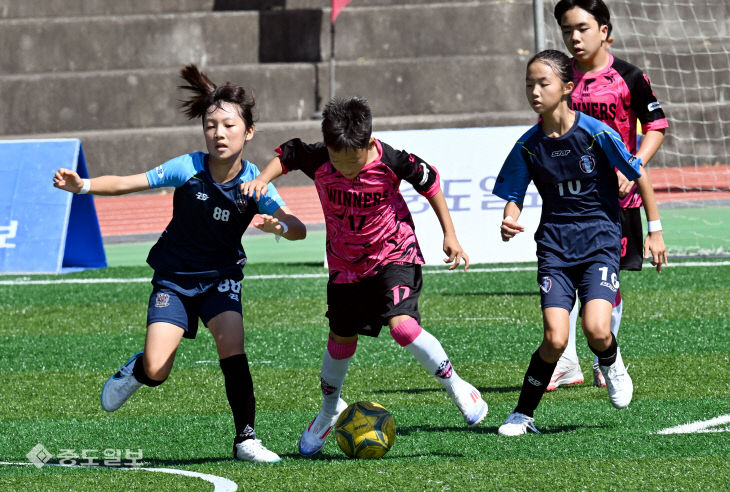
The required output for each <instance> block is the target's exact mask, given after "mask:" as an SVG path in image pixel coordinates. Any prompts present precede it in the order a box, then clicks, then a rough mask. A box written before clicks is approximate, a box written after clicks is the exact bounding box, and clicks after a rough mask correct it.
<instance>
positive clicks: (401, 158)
mask: <svg viewBox="0 0 730 492" xmlns="http://www.w3.org/2000/svg"><path fill="white" fill-rule="evenodd" d="M380 144H381V145H382V147H383V163H384V164H385V165H387V166H388V167H389V168H391V169H392V170H393V172H394V173H395V175H396V176H398V177H399V178H400V179H404V180H406V181H408V182H409V183H410V184H411V185H412V186H413V189H415V190H416V191H417V192H418V193H422V194H423V193H426V192H428V191H429V190H430V189H431V188H432V187H433V186H434V185H435V184H437V185H438V184H439V183H440V181H439V175H438V171H437V170H436V168H435V167H432V166H431V165H429V164H428V163H427V162H426V161H424V160H423V159H421V158H420V157H418V156H417V155H416V154H409V153H408V152H406V151H404V150H395V149H394V148H393V147H391V146H390V145H388V144H386V143H385V142H382V141H381V142H380ZM433 194H435V193H433Z"/></svg>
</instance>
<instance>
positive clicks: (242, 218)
mask: <svg viewBox="0 0 730 492" xmlns="http://www.w3.org/2000/svg"><path fill="white" fill-rule="evenodd" d="M207 157H208V156H207V154H204V153H203V152H195V153H192V154H186V155H181V156H179V157H176V158H174V159H171V160H169V161H167V162H166V163H164V164H162V165H161V166H158V167H156V168H155V169H152V170H150V171H147V173H146V175H147V180H148V181H149V183H150V188H160V187H163V186H174V187H175V194H174V196H173V207H172V220H170V223H169V224H168V225H167V228H166V229H165V231H164V232H163V233H162V235H161V236H160V239H159V240H158V241H157V243H156V244H155V245H154V246H153V247H152V249H151V250H150V253H149V255H148V256H147V263H149V265H150V266H151V267H152V268H153V269H154V270H155V273H156V274H158V275H162V276H174V277H187V278H190V279H192V277H196V278H208V279H212V278H218V277H230V278H235V279H240V278H241V277H242V268H243V265H244V264H245V263H246V253H245V252H244V250H243V246H242V245H241V236H242V235H243V232H244V231H245V230H246V227H248V224H249V223H250V222H251V219H252V218H253V217H254V215H256V214H257V213H263V214H269V215H270V214H273V213H274V212H275V211H276V210H278V209H279V208H280V207H282V206H284V201H283V200H282V199H281V197H280V196H279V194H278V192H277V191H276V188H275V187H274V185H272V184H269V189H268V191H267V193H266V195H264V196H263V197H261V200H260V201H258V202H257V201H256V200H255V199H253V198H249V197H247V196H244V195H242V194H241V192H240V184H241V182H243V181H250V180H252V179H254V178H255V177H256V176H258V175H259V170H258V169H257V168H256V166H255V165H253V164H252V163H250V162H248V161H246V160H244V161H243V162H242V168H241V172H240V173H239V174H238V175H237V176H236V177H235V178H234V179H232V180H230V181H228V182H226V183H216V182H215V180H213V178H212V177H211V175H210V172H209V170H208V164H207V162H208V159H207Z"/></svg>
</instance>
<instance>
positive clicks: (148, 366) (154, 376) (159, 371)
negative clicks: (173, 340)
mask: <svg viewBox="0 0 730 492" xmlns="http://www.w3.org/2000/svg"><path fill="white" fill-rule="evenodd" d="M170 371H172V359H170V360H169V361H157V360H150V359H148V358H147V357H145V360H144V372H145V375H146V376H147V379H148V381H149V382H151V383H152V384H148V386H157V385H160V384H162V383H164V382H165V380H166V379H167V377H168V376H169V375H170Z"/></svg>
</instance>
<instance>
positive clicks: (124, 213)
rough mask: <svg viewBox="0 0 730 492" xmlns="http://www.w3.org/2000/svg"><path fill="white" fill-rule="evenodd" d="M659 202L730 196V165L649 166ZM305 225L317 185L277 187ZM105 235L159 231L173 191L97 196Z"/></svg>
mask: <svg viewBox="0 0 730 492" xmlns="http://www.w3.org/2000/svg"><path fill="white" fill-rule="evenodd" d="M649 176H650V177H651V180H652V183H653V185H654V190H655V193H656V196H657V201H659V202H660V203H662V202H670V201H692V200H711V199H730V165H723V166H704V167H696V168H694V167H693V168H664V169H651V168H650V169H649ZM278 190H279V194H281V196H282V198H283V199H284V201H285V202H286V204H287V205H288V206H289V208H290V209H291V210H292V211H293V212H294V213H295V214H296V215H297V216H298V217H299V218H300V219H301V220H302V222H304V223H305V224H321V223H323V222H324V215H323V214H322V207H321V206H320V204H319V198H318V197H317V192H316V191H315V189H314V186H290V187H282V188H278ZM95 203H96V212H97V214H98V216H99V225H100V226H101V234H102V236H124V235H132V234H159V233H161V232H162V231H163V230H164V229H165V227H166V226H167V223H168V222H170V218H171V217H172V194H171V193H168V194H157V195H127V196H117V197H95Z"/></svg>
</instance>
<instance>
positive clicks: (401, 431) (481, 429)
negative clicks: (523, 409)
mask: <svg viewBox="0 0 730 492" xmlns="http://www.w3.org/2000/svg"><path fill="white" fill-rule="evenodd" d="M605 428H606V426H605V425H562V426H555V427H548V428H544V429H540V434H560V433H562V432H574V431H577V430H581V429H605ZM497 429H499V427H495V426H476V427H464V426H463V425H455V426H452V427H435V426H425V425H424V426H421V425H414V426H411V427H398V429H397V430H396V431H395V435H396V436H408V435H411V434H416V433H419V432H471V433H475V434H496V433H497Z"/></svg>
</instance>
